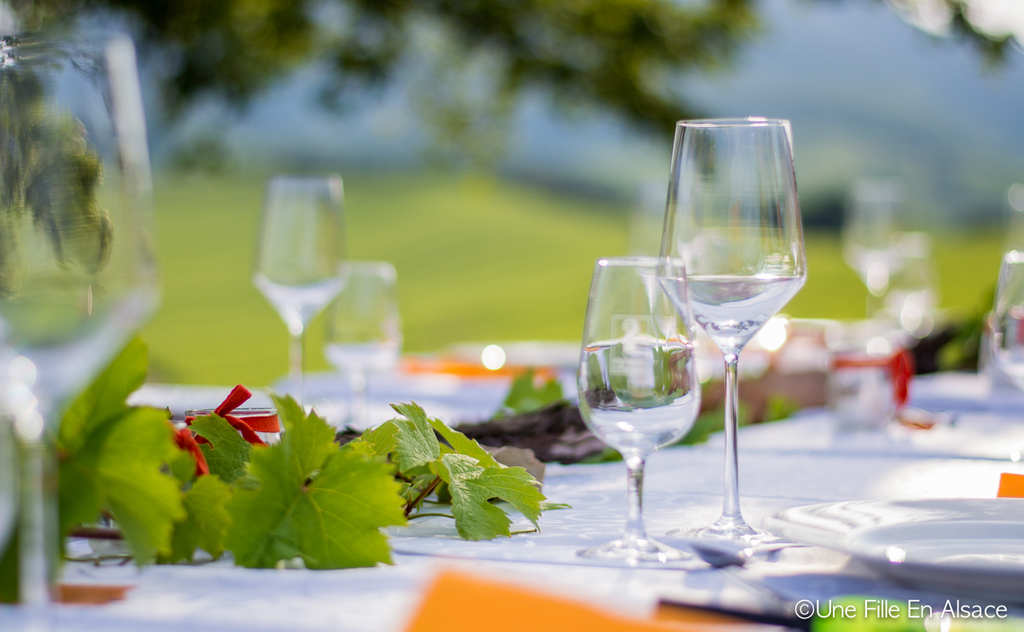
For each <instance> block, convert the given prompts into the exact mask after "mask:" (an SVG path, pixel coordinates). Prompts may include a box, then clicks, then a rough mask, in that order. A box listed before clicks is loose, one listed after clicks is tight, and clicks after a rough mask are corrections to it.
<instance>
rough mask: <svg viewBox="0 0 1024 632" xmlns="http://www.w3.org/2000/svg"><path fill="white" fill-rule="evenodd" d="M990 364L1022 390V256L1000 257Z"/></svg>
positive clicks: (1023, 340) (1023, 308)
mask: <svg viewBox="0 0 1024 632" xmlns="http://www.w3.org/2000/svg"><path fill="white" fill-rule="evenodd" d="M991 322H992V340H991V346H990V350H989V354H990V356H989V357H990V360H991V361H992V364H994V365H995V366H996V368H998V369H999V370H1000V371H1001V372H1002V374H1003V375H1005V376H1006V377H1007V378H1009V379H1010V381H1011V382H1013V384H1014V385H1015V386H1016V387H1017V388H1019V389H1024V253H1021V252H1020V251H1017V250H1010V251H1009V252H1007V253H1005V254H1004V255H1003V263H1002V266H1001V267H1000V269H999V285H998V287H997V289H996V298H995V304H994V306H993V307H992V321H991Z"/></svg>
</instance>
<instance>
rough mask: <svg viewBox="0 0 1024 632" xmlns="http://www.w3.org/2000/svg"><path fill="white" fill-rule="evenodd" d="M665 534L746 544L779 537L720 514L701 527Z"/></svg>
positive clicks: (764, 542) (768, 540) (770, 540)
mask: <svg viewBox="0 0 1024 632" xmlns="http://www.w3.org/2000/svg"><path fill="white" fill-rule="evenodd" d="M665 535H669V536H673V537H681V538H706V539H709V540H733V541H737V542H742V543H744V544H747V545H752V544H766V543H769V542H774V541H776V540H778V539H779V538H778V537H777V536H775V535H772V534H771V533H769V532H767V531H765V530H764V529H758V528H757V527H752V526H750V525H749V524H747V523H746V521H744V520H743V518H742V517H740V518H730V517H727V516H722V517H721V518H719V519H718V520H717V521H715V522H714V523H713V524H710V525H708V526H706V527H704V528H701V529H673V530H672V531H669V532H667V533H666V534H665Z"/></svg>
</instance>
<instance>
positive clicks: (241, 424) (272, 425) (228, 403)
mask: <svg viewBox="0 0 1024 632" xmlns="http://www.w3.org/2000/svg"><path fill="white" fill-rule="evenodd" d="M250 397H252V392H251V391H250V390H249V389H247V388H245V387H244V386H242V385H241V384H239V385H238V386H236V387H235V388H233V389H231V392H230V393H229V394H228V396H227V397H226V398H225V399H224V401H223V402H221V404H220V406H218V407H217V408H215V409H214V411H213V414H215V415H217V416H218V417H223V418H224V420H225V421H227V422H228V423H229V424H231V427H232V428H234V429H235V430H237V431H239V432H240V433H242V438H244V439H245V440H246V441H248V442H249V443H252V444H254V445H267V444H266V443H265V442H264V441H263V439H260V437H259V435H257V434H256V433H257V432H281V424H280V422H279V421H278V418H277V415H258V416H253V417H246V418H244V419H242V418H241V417H238V416H235V415H232V414H231V411H233V410H235V409H236V408H238V407H239V406H241V405H242V404H244V403H245V402H246V401H248V399H249V398H250ZM194 419H195V418H194V417H186V418H185V423H186V424H189V425H191V424H192V421H193V420H194ZM198 441H199V442H200V443H209V442H208V441H207V440H206V439H204V438H203V437H199V439H198Z"/></svg>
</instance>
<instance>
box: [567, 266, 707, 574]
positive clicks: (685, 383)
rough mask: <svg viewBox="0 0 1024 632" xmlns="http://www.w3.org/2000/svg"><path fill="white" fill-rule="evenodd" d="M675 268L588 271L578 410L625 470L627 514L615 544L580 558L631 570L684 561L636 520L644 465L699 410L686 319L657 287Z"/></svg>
mask: <svg viewBox="0 0 1024 632" xmlns="http://www.w3.org/2000/svg"><path fill="white" fill-rule="evenodd" d="M674 265H677V264H672V263H669V262H663V261H661V260H659V259H657V258H654V257H631V258H618V259H600V260H598V262H597V265H596V266H595V268H594V278H593V281H592V283H591V286H590V299H589V302H588V303H587V315H586V319H585V321H584V330H583V345H582V351H581V354H580V364H579V371H578V374H577V383H578V386H579V406H580V413H581V414H582V416H583V420H584V422H585V423H586V424H587V427H588V428H589V429H590V430H591V432H593V433H594V435H595V436H597V437H598V438H599V439H601V441H603V442H605V443H606V444H607V445H609V446H611V447H612V448H615V449H616V450H618V451H619V452H620V453H621V454H622V456H623V459H624V460H625V462H626V470H627V503H628V514H627V519H626V528H625V532H624V533H623V535H622V537H621V538H619V539H617V540H613V541H611V542H608V543H607V544H603V545H601V546H598V547H595V548H591V549H587V550H585V551H581V552H580V555H582V556H585V557H593V558H598V559H610V560H618V561H622V562H625V563H627V564H630V565H636V564H637V563H639V562H668V561H672V560H679V559H683V558H685V557H686V556H687V554H686V553H683V552H681V551H678V550H676V549H673V548H671V547H668V546H665V545H664V544H661V543H659V542H656V541H654V540H653V539H651V538H650V537H648V536H647V533H646V530H645V529H644V523H643V514H642V500H643V498H642V496H643V475H644V463H645V462H646V460H647V457H648V456H649V455H650V454H651V452H652V451H654V449H655V448H657V447H658V446H662V445H666V444H668V443H672V442H673V441H676V440H678V439H679V438H681V437H682V436H683V435H685V434H686V432H687V431H689V429H690V428H691V427H692V426H693V422H694V420H695V419H696V417H697V412H698V411H699V410H700V383H699V381H698V378H697V366H696V357H695V356H694V348H693V337H692V335H691V329H690V322H689V318H688V313H687V312H684V311H677V310H676V309H675V308H674V306H673V304H672V301H671V300H669V298H668V296H667V295H666V293H665V292H664V291H663V289H662V288H661V285H660V283H659V281H658V273H659V269H661V268H662V267H664V266H674ZM679 273H681V271H680V272H679Z"/></svg>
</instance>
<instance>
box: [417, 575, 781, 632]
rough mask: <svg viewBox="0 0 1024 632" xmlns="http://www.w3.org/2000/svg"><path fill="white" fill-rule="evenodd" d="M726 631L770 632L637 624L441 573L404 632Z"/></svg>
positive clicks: (716, 620) (679, 619)
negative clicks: (481, 631) (485, 631)
mask: <svg viewBox="0 0 1024 632" xmlns="http://www.w3.org/2000/svg"><path fill="white" fill-rule="evenodd" d="M659 618H661V617H659ZM725 629H735V630H743V631H744V632H748V631H753V630H759V629H769V628H766V627H765V626H761V625H757V624H749V623H746V622H743V621H742V620H739V619H733V618H731V617H727V616H720V615H713V614H705V613H697V614H695V615H694V616H693V617H692V618H687V617H684V616H681V615H679V614H676V615H674V616H671V617H666V618H665V619H664V620H658V621H654V620H644V619H635V618H630V617H626V616H623V615H619V614H613V613H610V612H606V611H604V610H601V609H599V608H595V607H593V606H590V605H586V604H583V603H579V602H576V601H572V600H569V599H565V598H562V597H555V596H553V595H549V594H545V593H542V592H540V591H536V590H531V589H529V588H523V587H521V586H515V585H511V584H505V583H501V582H496V581H492V580H488V579H480V578H478V577H473V576H470V575H466V574H463V573H459V572H456V571H442V572H441V573H440V574H439V575H438V577H437V578H436V579H435V580H434V582H433V583H432V584H431V585H430V586H429V587H428V589H427V593H426V595H425V596H424V598H423V602H422V603H421V604H420V606H419V610H418V611H417V613H416V615H415V617H414V618H413V620H412V622H411V623H410V624H409V627H408V628H406V632H470V631H472V632H478V631H479V630H487V632H526V631H529V632H556V631H557V632H563V631H565V630H586V631H587V632H679V631H680V630H692V631H694V632H696V631H698V630H701V631H711V630H713V631H715V632H718V631H721V630H725Z"/></svg>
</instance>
